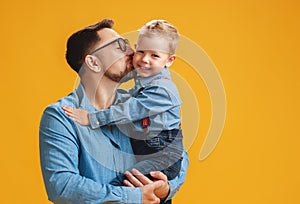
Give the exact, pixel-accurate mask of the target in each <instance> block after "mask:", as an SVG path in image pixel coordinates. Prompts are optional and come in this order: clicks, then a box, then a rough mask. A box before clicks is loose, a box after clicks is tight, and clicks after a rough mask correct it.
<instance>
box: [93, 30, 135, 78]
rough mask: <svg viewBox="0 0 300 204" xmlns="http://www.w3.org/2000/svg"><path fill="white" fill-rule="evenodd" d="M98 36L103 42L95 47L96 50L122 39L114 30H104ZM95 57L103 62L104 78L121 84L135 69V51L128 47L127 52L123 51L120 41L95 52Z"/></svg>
mask: <svg viewBox="0 0 300 204" xmlns="http://www.w3.org/2000/svg"><path fill="white" fill-rule="evenodd" d="M98 35H99V37H100V39H101V41H100V42H99V44H97V45H96V46H95V48H97V47H101V46H103V45H106V44H108V43H110V42H112V41H114V40H116V39H118V38H120V37H121V36H120V35H119V34H118V33H116V32H115V31H114V30H112V29H109V28H104V29H102V30H100V31H98ZM94 55H96V56H97V57H98V58H99V59H100V61H101V67H102V69H103V70H104V76H106V77H107V78H109V79H111V80H112V81H115V82H119V81H120V80H121V79H122V78H123V77H124V76H125V75H126V74H128V73H129V72H130V71H131V70H132V69H133V66H132V56H133V50H132V49H131V48H130V46H129V45H128V46H127V47H126V51H125V52H124V51H122V50H121V49H120V45H119V43H118V41H115V42H114V43H111V44H110V45H108V46H106V47H104V48H103V49H101V50H99V51H97V52H95V54H94Z"/></svg>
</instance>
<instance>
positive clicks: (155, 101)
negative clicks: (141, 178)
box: [89, 68, 181, 139]
mask: <svg viewBox="0 0 300 204" xmlns="http://www.w3.org/2000/svg"><path fill="white" fill-rule="evenodd" d="M134 80H135V86H134V87H133V88H132V89H131V90H130V91H129V92H130V94H131V95H132V97H128V98H125V97H124V99H123V102H122V103H118V105H117V106H111V107H109V109H106V110H101V111H97V112H92V113H90V114H89V119H90V122H91V126H92V128H98V127H100V126H102V125H107V124H116V125H118V127H119V128H120V130H121V131H122V132H123V133H124V134H126V135H129V136H131V135H135V136H136V137H137V138H135V139H146V138H143V137H144V134H143V128H142V127H141V120H142V119H143V118H146V117H149V119H150V125H149V127H148V128H149V132H160V131H162V130H172V129H177V128H178V127H179V125H180V122H181V117H180V105H181V99H180V96H179V93H178V90H177V87H176V85H175V84H174V83H173V82H172V80H171V76H170V72H169V70H168V69H167V68H164V69H163V71H162V72H161V73H159V74H157V75H154V76H151V77H147V78H142V77H135V79H134ZM123 124H126V125H127V126H123ZM128 125H129V128H128ZM138 132H140V133H142V134H140V135H137V133H138ZM132 137H133V136H132Z"/></svg>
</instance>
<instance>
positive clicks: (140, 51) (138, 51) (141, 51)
mask: <svg viewBox="0 0 300 204" xmlns="http://www.w3.org/2000/svg"><path fill="white" fill-rule="evenodd" d="M136 52H137V53H141V54H143V53H144V51H143V50H137V51H136Z"/></svg>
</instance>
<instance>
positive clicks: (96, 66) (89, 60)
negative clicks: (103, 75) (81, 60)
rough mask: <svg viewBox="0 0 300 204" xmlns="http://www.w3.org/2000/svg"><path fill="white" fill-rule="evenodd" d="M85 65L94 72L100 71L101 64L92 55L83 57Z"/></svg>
mask: <svg viewBox="0 0 300 204" xmlns="http://www.w3.org/2000/svg"><path fill="white" fill-rule="evenodd" d="M85 64H86V65H87V67H88V68H89V69H90V70H92V71H94V72H100V71H101V62H100V60H99V59H98V58H97V57H95V56H93V55H87V56H86V57H85Z"/></svg>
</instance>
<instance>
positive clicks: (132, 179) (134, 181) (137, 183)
mask: <svg viewBox="0 0 300 204" xmlns="http://www.w3.org/2000/svg"><path fill="white" fill-rule="evenodd" d="M125 176H126V177H127V179H128V181H129V182H130V183H131V184H132V185H133V186H134V187H142V186H143V184H142V183H141V182H140V181H139V180H138V179H137V178H136V177H135V176H133V175H132V174H131V173H130V172H129V171H126V172H125Z"/></svg>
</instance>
